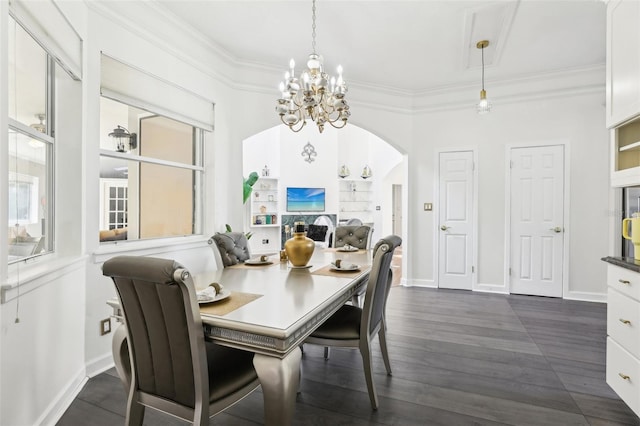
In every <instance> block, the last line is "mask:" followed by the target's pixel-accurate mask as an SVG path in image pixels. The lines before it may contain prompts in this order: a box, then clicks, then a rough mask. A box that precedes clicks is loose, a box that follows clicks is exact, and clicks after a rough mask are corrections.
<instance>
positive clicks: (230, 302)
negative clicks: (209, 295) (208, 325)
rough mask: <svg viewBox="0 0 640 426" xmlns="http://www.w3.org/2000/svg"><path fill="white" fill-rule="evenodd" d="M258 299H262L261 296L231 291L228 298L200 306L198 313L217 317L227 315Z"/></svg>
mask: <svg viewBox="0 0 640 426" xmlns="http://www.w3.org/2000/svg"><path fill="white" fill-rule="evenodd" d="M260 297H262V294H253V293H243V292H240V291H232V292H231V295H230V296H229V297H227V298H226V299H224V300H221V301H220V302H215V303H207V304H204V305H200V313H203V314H209V315H218V316H223V315H227V314H228V313H229V312H232V311H235V310H236V309H238V308H239V307H241V306H244V305H246V304H247V303H249V302H253V301H254V300H256V299H258V298H260Z"/></svg>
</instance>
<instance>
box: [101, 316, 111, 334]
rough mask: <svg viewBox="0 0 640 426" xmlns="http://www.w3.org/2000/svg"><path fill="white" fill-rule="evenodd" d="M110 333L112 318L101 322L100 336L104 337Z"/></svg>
mask: <svg viewBox="0 0 640 426" xmlns="http://www.w3.org/2000/svg"><path fill="white" fill-rule="evenodd" d="M109 333H111V318H105V319H103V320H102V321H100V335H101V336H104V335H105V334H109Z"/></svg>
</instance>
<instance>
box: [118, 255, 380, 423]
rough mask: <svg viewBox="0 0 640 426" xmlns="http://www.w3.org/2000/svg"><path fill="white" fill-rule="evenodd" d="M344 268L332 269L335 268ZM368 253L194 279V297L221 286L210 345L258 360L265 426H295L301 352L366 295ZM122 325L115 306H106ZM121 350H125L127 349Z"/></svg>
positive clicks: (209, 306) (122, 332)
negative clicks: (336, 316) (337, 314)
mask: <svg viewBox="0 0 640 426" xmlns="http://www.w3.org/2000/svg"><path fill="white" fill-rule="evenodd" d="M338 259H339V260H340V261H341V262H338V264H339V265H340V268H337V267H336V266H335V262H336V260H338ZM370 269H371V250H353V251H341V249H340V248H337V249H336V248H325V249H322V248H316V249H315V250H314V253H313V255H312V257H311V259H310V260H309V262H308V264H307V265H305V266H304V267H296V266H293V265H291V264H290V263H289V262H288V261H286V260H281V259H280V255H279V253H276V254H272V255H263V256H255V257H254V258H252V259H250V260H248V261H247V262H244V263H238V264H236V265H233V266H228V267H225V268H221V269H218V270H215V271H204V272H201V273H195V274H191V277H192V280H193V283H194V286H195V288H196V291H202V290H203V289H206V288H207V287H208V286H210V285H211V284H213V283H218V284H220V285H221V286H222V290H221V291H220V292H219V294H218V296H217V300H214V301H212V302H211V303H201V304H200V313H201V318H202V324H203V329H204V335H205V338H206V339H208V340H212V341H214V342H216V343H217V344H220V345H224V346H229V347H233V348H237V349H241V350H246V351H251V352H253V353H254V357H253V364H254V367H255V369H256V372H257V374H258V378H259V379H260V384H261V387H262V393H263V398H264V422H265V424H266V425H277V426H284V425H289V424H291V423H292V419H293V415H294V412H295V402H296V395H297V391H298V387H299V382H300V361H301V357H302V352H301V345H302V343H303V342H304V340H305V339H306V338H307V337H308V336H309V335H310V334H311V333H312V332H313V331H314V330H315V329H316V328H317V327H318V326H320V325H321V324H322V323H323V322H324V321H325V320H326V319H327V318H329V317H330V316H331V315H332V314H333V313H334V312H335V311H337V310H338V309H339V308H340V306H342V305H343V304H344V303H346V302H347V301H349V300H352V299H353V298H354V296H356V295H357V294H358V293H361V292H362V291H363V289H364V288H365V286H366V284H367V281H368V277H369V272H370ZM107 303H108V304H109V305H111V306H112V308H113V309H114V316H115V317H116V319H119V320H120V321H122V313H121V311H120V305H119V302H118V300H117V299H110V300H109V301H108V302H107ZM113 339H114V340H113V344H112V345H113V354H114V363H115V364H116V369H117V370H118V372H119V373H120V376H121V379H122V380H123V384H124V386H125V388H126V389H128V383H127V380H130V378H126V377H123V374H122V373H121V371H124V370H123V369H122V366H121V365H119V364H122V363H123V362H126V361H127V360H126V359H124V358H123V357H122V355H123V350H125V351H126V346H123V345H126V328H125V327H124V325H122V326H120V327H119V328H118V329H117V330H116V332H115V334H114V337H113ZM123 348H124V349H123Z"/></svg>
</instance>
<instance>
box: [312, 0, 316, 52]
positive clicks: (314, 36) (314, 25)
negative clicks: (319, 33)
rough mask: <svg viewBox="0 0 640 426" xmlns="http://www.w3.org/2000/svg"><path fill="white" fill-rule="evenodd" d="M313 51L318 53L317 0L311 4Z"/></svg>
mask: <svg viewBox="0 0 640 426" xmlns="http://www.w3.org/2000/svg"><path fill="white" fill-rule="evenodd" d="M311 16H312V18H311V51H312V52H313V53H316V0H313V5H312V6H311Z"/></svg>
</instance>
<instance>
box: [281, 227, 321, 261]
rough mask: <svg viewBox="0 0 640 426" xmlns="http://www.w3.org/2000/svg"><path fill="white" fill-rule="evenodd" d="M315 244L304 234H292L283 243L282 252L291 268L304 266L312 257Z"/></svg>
mask: <svg viewBox="0 0 640 426" xmlns="http://www.w3.org/2000/svg"><path fill="white" fill-rule="evenodd" d="M315 247H316V244H315V243H314V242H313V240H312V239H311V238H307V236H306V235H305V233H304V232H294V233H293V237H291V238H289V239H288V240H287V241H286V242H285V243H284V251H285V252H286V253H287V257H288V258H289V262H291V264H292V265H293V266H306V265H307V263H309V259H311V256H312V255H313V249H314V248H315Z"/></svg>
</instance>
